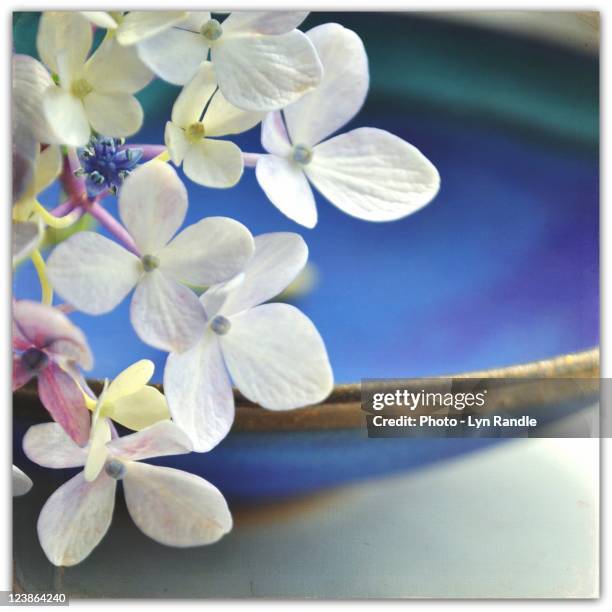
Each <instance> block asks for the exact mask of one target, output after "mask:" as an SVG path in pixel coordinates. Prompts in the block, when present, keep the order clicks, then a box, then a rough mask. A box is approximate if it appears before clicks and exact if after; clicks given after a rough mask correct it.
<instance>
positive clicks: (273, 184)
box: [255, 155, 317, 228]
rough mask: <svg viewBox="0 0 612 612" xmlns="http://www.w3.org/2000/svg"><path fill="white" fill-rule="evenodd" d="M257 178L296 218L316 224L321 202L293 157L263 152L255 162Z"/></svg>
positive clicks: (277, 203) (284, 210)
mask: <svg viewBox="0 0 612 612" xmlns="http://www.w3.org/2000/svg"><path fill="white" fill-rule="evenodd" d="M255 175H256V176H257V182H258V183H259V186H260V187H261V188H262V189H263V191H264V193H265V194H266V195H267V196H268V199H269V200H270V202H272V204H274V206H276V208H278V210H280V211H281V212H282V213H283V214H284V215H287V217H289V218H290V219H291V220H292V221H295V222H296V223H299V224H300V225H303V226H304V227H308V228H313V227H314V226H315V225H316V224H317V206H316V204H315V199H314V195H313V193H312V189H311V188H310V185H309V184H308V179H307V178H306V175H305V174H304V172H302V168H301V167H300V166H299V165H298V164H296V163H294V162H292V161H291V160H289V159H286V158H283V157H277V156H276V155H262V156H261V157H260V158H259V159H258V160H257V165H256V166H255Z"/></svg>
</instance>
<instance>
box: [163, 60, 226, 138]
mask: <svg viewBox="0 0 612 612" xmlns="http://www.w3.org/2000/svg"><path fill="white" fill-rule="evenodd" d="M216 89H217V80H216V77H215V71H214V69H213V66H212V64H211V63H210V62H204V63H202V65H201V66H200V68H199V70H198V71H197V72H196V73H195V75H194V76H193V78H192V79H191V80H190V81H189V83H187V85H185V87H183V89H182V90H181V93H180V94H179V96H178V98H177V99H176V101H175V102H174V106H173V107H172V121H173V123H176V125H178V126H179V127H182V128H186V127H188V126H190V125H191V124H192V123H197V122H198V121H199V120H200V116H201V115H202V112H203V111H204V108H205V107H206V105H207V104H208V101H209V100H210V98H211V97H212V95H213V94H214V93H215V90H216Z"/></svg>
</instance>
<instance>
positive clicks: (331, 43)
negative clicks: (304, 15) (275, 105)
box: [283, 23, 370, 147]
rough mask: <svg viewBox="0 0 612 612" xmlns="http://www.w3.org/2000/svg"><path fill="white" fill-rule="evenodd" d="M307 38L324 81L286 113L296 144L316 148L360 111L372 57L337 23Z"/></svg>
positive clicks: (325, 25) (355, 37) (357, 39)
mask: <svg viewBox="0 0 612 612" xmlns="http://www.w3.org/2000/svg"><path fill="white" fill-rule="evenodd" d="M306 35H307V36H308V38H310V40H311V41H312V43H313V44H314V46H315V48H316V50H317V54H318V55H319V59H320V60H321V63H322V64H323V80H322V81H321V83H320V85H319V86H318V87H317V88H316V89H315V90H313V91H311V92H309V93H307V94H306V95H305V96H302V97H301V98H300V99H299V100H298V101H297V102H294V103H293V104H292V105H290V106H288V107H287V108H285V109H283V113H284V115H285V119H286V121H287V128H288V130H289V134H290V135H291V140H292V141H293V143H294V144H303V145H306V146H309V147H312V146H314V145H316V144H317V143H319V142H321V141H322V140H323V139H324V138H327V137H328V136H330V135H331V134H333V133H334V132H335V131H337V130H339V129H340V128H341V127H342V126H343V125H345V124H346V123H348V122H349V121H350V120H351V119H352V118H353V117H354V116H355V115H356V114H357V113H358V112H359V109H360V108H361V107H362V105H363V102H364V100H365V97H366V94H367V93H368V87H369V84H370V78H369V72H368V57H367V55H366V51H365V48H364V46H363V43H362V42H361V39H360V38H359V36H357V34H355V32H353V31H351V30H348V29H347V28H343V27H342V26H341V25H338V24H337V23H325V24H323V25H320V26H317V27H316V28H313V29H312V30H309V31H308V32H307V33H306Z"/></svg>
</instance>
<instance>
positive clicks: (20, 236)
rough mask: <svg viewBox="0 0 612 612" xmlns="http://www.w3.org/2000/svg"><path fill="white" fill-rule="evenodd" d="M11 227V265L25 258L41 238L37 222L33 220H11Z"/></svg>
mask: <svg viewBox="0 0 612 612" xmlns="http://www.w3.org/2000/svg"><path fill="white" fill-rule="evenodd" d="M11 229H12V232H11V234H12V248H11V253H12V259H13V265H15V264H17V263H19V262H20V261H22V260H23V259H25V258H26V257H27V256H28V255H29V254H30V253H31V252H32V251H33V250H34V249H35V248H36V247H37V246H38V243H39V242H40V239H41V238H42V229H41V227H40V224H39V223H35V222H33V221H23V222H22V221H13V224H12V226H11Z"/></svg>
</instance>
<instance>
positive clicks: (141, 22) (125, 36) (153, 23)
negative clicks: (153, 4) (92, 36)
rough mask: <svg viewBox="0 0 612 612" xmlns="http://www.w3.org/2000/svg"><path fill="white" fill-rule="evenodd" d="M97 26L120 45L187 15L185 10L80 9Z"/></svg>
mask: <svg viewBox="0 0 612 612" xmlns="http://www.w3.org/2000/svg"><path fill="white" fill-rule="evenodd" d="M81 15H83V17H85V19H87V20H88V21H89V22H91V23H92V24H94V25H95V26H97V27H99V28H105V29H106V30H110V31H111V32H112V33H113V35H114V36H115V37H116V39H117V41H118V42H119V44H121V45H134V44H136V43H139V42H141V41H143V40H145V39H147V38H149V37H151V36H155V35H156V34H159V33H160V32H163V31H164V30H165V29H167V28H169V27H170V26H171V25H174V24H175V23H178V22H179V21H182V20H183V19H185V18H186V17H187V11H130V12H129V13H126V12H122V11H113V12H105V11H81Z"/></svg>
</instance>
